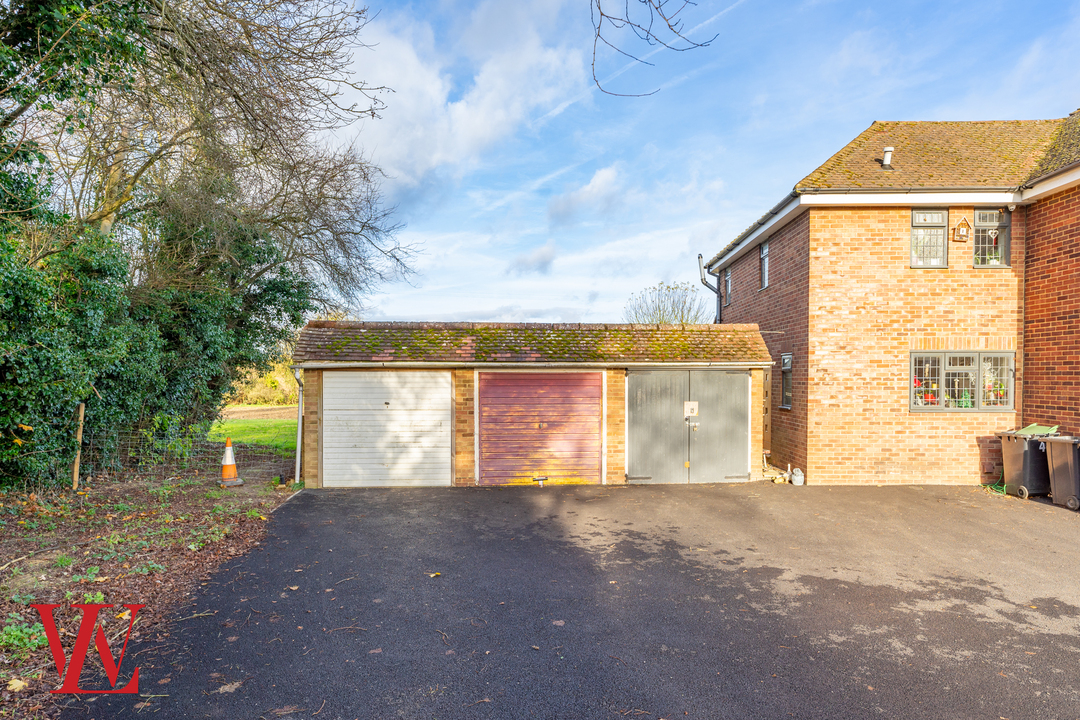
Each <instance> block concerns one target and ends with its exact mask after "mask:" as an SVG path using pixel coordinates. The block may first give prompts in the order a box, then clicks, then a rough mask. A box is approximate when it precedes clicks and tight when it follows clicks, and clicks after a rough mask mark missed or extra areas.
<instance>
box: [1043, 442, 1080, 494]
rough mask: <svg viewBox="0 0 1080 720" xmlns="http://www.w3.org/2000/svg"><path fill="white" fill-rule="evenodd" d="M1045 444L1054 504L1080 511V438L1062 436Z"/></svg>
mask: <svg viewBox="0 0 1080 720" xmlns="http://www.w3.org/2000/svg"><path fill="white" fill-rule="evenodd" d="M1045 442H1046V463H1047V465H1048V466H1049V468H1050V495H1051V497H1052V498H1053V500H1054V504H1055V505H1064V506H1065V507H1067V508H1069V509H1070V510H1080V438H1078V437H1069V436H1065V435H1062V436H1058V437H1048V438H1045Z"/></svg>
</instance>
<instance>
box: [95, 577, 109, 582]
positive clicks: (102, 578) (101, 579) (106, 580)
mask: <svg viewBox="0 0 1080 720" xmlns="http://www.w3.org/2000/svg"><path fill="white" fill-rule="evenodd" d="M93 582H109V578H107V577H96V578H94V580H93Z"/></svg>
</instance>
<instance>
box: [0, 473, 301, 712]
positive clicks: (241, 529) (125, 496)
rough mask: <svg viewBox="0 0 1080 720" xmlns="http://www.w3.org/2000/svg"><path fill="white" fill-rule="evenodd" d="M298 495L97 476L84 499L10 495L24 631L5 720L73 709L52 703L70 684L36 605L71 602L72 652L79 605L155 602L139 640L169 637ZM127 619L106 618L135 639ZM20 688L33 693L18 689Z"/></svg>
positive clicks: (7, 644) (13, 597) (7, 606)
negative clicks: (185, 606) (196, 593)
mask: <svg viewBox="0 0 1080 720" xmlns="http://www.w3.org/2000/svg"><path fill="white" fill-rule="evenodd" d="M291 495H292V492H291V491H288V490H283V489H278V486H276V485H275V484H273V483H269V482H263V481H251V482H248V483H247V484H245V485H243V486H240V487H235V488H227V489H222V488H219V487H218V485H217V482H216V478H215V477H214V476H213V475H210V476H207V474H205V473H200V474H197V475H196V474H194V473H193V474H190V475H185V476H175V477H169V478H166V479H165V480H163V481H162V480H158V479H156V478H155V477H154V476H153V475H128V476H124V477H115V476H114V477H109V476H98V477H95V478H93V479H91V480H90V481H88V482H86V483H84V485H83V487H82V488H81V489H80V491H79V492H78V493H75V492H72V491H39V492H33V493H25V492H13V491H8V492H0V566H2V567H0V624H2V625H3V627H4V628H13V629H15V630H18V631H19V633H18V634H17V633H16V632H15V631H14V630H6V631H5V634H2V635H0V718H8V717H54V716H55V715H57V714H58V713H59V711H60V707H59V705H58V699H59V702H66V700H65V699H64V696H58V695H51V694H50V693H49V691H50V690H52V689H54V688H55V687H56V686H57V684H58V682H59V678H58V676H57V674H56V667H55V665H54V664H53V660H52V654H51V652H50V650H49V647H48V645H47V643H46V642H45V640H44V637H43V635H42V634H41V633H40V632H35V628H34V626H35V625H36V624H37V623H38V622H39V616H38V613H37V611H36V610H35V609H33V608H31V607H30V605H31V604H34V603H60V604H61V607H59V608H57V609H56V611H55V617H56V620H57V627H58V628H59V629H60V634H61V637H62V638H64V643H65V649H66V650H70V647H69V646H70V643H71V642H73V639H74V637H75V634H76V633H77V630H78V625H79V622H80V620H81V615H80V614H79V612H78V611H77V610H75V609H74V608H72V607H71V604H72V603H113V604H115V605H120V604H123V603H128V604H145V605H146V607H145V608H143V609H142V610H141V611H139V613H138V615H137V620H136V624H135V628H134V630H133V632H132V636H133V637H139V636H142V637H151V638H155V637H158V636H161V635H164V634H165V633H167V632H168V629H167V620H168V619H169V618H170V616H171V615H172V614H173V611H174V610H175V609H176V608H177V606H178V604H179V603H181V602H182V601H183V600H184V599H185V598H186V597H187V596H188V595H190V594H191V593H192V592H193V590H194V588H195V587H196V586H197V585H198V583H199V582H202V581H204V579H205V578H206V577H208V576H209V574H210V573H211V572H213V571H214V570H215V569H216V568H217V567H218V565H220V564H221V563H222V562H224V561H225V560H228V559H230V558H233V557H236V556H238V555H241V554H243V553H245V552H247V551H248V550H250V549H251V548H252V547H253V546H255V545H258V544H259V542H260V541H261V539H262V537H263V535H264V534H265V526H266V522H267V517H268V516H269V515H270V513H271V512H273V510H274V509H275V508H277V507H278V506H279V505H280V504H281V503H283V502H284V501H285V500H286V499H288V498H289V497H290V496H291ZM121 615H122V614H121V613H115V612H105V613H102V614H101V616H100V618H101V620H102V626H103V628H104V630H105V633H106V635H107V636H108V637H109V638H113V637H114V636H122V635H123V633H124V632H125V631H126V628H127V622H128V621H127V619H126V618H124V617H121ZM118 642H122V641H118ZM114 652H117V653H118V652H119V649H118V647H116V648H114ZM93 655H95V653H91V656H93ZM91 664H93V663H91ZM12 680H18V681H21V682H24V683H26V686H25V687H24V688H22V689H21V690H19V691H17V692H13V691H10V690H8V689H7V688H8V685H9V683H10V682H11V681H12Z"/></svg>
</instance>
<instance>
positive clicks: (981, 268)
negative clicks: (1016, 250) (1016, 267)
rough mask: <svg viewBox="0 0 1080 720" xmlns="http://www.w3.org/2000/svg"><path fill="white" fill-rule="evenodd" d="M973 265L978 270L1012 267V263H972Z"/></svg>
mask: <svg viewBox="0 0 1080 720" xmlns="http://www.w3.org/2000/svg"><path fill="white" fill-rule="evenodd" d="M971 267H973V268H975V269H976V270H1007V269H1009V268H1011V267H1012V265H1005V264H1003V263H999V264H997V265H972V266H971Z"/></svg>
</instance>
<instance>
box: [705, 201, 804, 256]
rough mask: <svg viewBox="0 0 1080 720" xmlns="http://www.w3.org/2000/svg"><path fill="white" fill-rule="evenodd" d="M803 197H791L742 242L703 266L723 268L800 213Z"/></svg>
mask: <svg viewBox="0 0 1080 720" xmlns="http://www.w3.org/2000/svg"><path fill="white" fill-rule="evenodd" d="M804 199H805V196H803V195H799V196H797V197H793V198H791V200H790V201H789V202H788V204H787V205H785V206H784V207H783V208H781V210H780V212H778V213H776V214H775V215H773V216H772V217H771V218H769V220H768V221H767V222H765V223H764V224H763V225H761V226H759V227H758V228H757V229H756V230H754V232H752V233H750V234H749V235H747V236H746V237H745V238H743V240H742V242H740V243H739V244H738V245H736V246H735V247H733V248H731V250H728V251H727V252H726V253H724V254H723V255H721V256H720V257H718V258H714V259H713V260H710V261H709V264H708V265H706V266H705V267H706V269H708V270H709V272H711V273H713V274H716V272H717V271H719V270H721V269H723V268H724V266H725V265H729V264H731V263H732V262H734V261H735V260H737V259H738V258H740V257H742V256H743V255H745V254H746V252H747V251H749V250H750V248H752V247H755V246H756V245H757V244H758V241H759V240H760V239H763V236H764V237H769V236H770V235H772V234H773V231H774V230H779V229H780V228H782V227H784V226H785V225H787V224H788V222H790V221H791V220H793V219H794V218H795V216H797V215H798V214H799V213H801V212H802V210H803V208H802V204H803V200H804Z"/></svg>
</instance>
